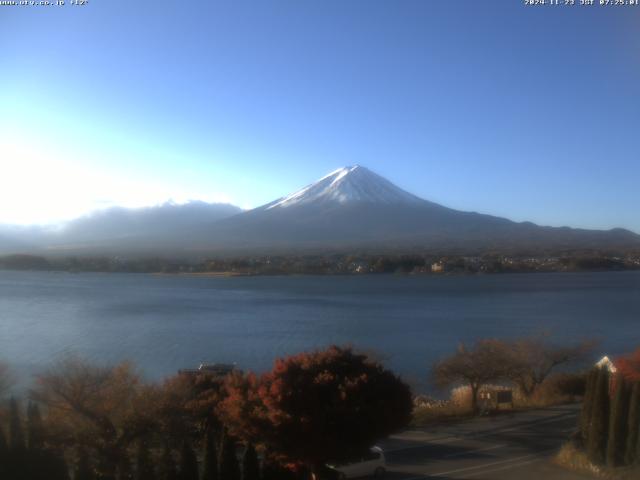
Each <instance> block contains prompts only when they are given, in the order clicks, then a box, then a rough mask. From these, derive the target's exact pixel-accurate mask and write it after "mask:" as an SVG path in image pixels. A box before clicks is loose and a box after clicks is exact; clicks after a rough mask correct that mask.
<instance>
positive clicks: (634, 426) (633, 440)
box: [624, 382, 640, 465]
mask: <svg viewBox="0 0 640 480" xmlns="http://www.w3.org/2000/svg"><path fill="white" fill-rule="evenodd" d="M639 430H640V382H636V383H634V385H633V388H632V390H631V398H630V399H629V417H628V421H627V445H626V448H625V454H624V463H625V464H627V465H631V464H633V463H635V462H636V460H637V459H638V457H637V454H638V447H639V445H640V443H639V442H640V440H639V439H638V437H639Z"/></svg>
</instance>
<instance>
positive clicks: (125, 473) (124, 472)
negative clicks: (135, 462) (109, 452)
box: [100, 451, 134, 480]
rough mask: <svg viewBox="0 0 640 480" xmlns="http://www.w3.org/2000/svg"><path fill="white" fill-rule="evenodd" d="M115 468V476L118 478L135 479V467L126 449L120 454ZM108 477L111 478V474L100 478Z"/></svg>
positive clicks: (124, 479) (121, 479)
mask: <svg viewBox="0 0 640 480" xmlns="http://www.w3.org/2000/svg"><path fill="white" fill-rule="evenodd" d="M115 470H116V472H115V478H116V479H117V480H133V478H134V477H133V467H132V465H131V459H130V458H129V455H128V454H127V452H126V451H124V452H122V453H121V454H120V459H119V460H118V461H117V464H116V468H115ZM108 478H111V477H109V474H107V475H104V476H103V477H100V480H103V479H108Z"/></svg>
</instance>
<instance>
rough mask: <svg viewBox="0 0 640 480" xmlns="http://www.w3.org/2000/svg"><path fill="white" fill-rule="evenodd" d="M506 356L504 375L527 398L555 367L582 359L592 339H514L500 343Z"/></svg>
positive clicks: (590, 346)
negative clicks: (566, 342) (569, 341)
mask: <svg viewBox="0 0 640 480" xmlns="http://www.w3.org/2000/svg"><path fill="white" fill-rule="evenodd" d="M500 343H501V345H499V347H500V348H503V349H504V353H503V354H501V356H502V357H503V358H505V359H506V364H505V366H506V368H507V375H506V376H507V378H508V379H509V380H511V381H512V382H513V383H514V384H515V385H516V386H517V387H518V388H519V389H520V392H521V393H522V394H523V395H524V396H526V397H530V396H531V395H533V393H534V392H535V391H536V389H537V388H538V387H539V386H540V385H541V384H542V382H544V381H545V379H546V378H547V377H548V376H549V375H550V374H551V373H552V372H553V370H554V369H557V367H559V366H561V365H567V364H570V363H576V362H579V361H580V360H583V359H585V358H586V357H587V356H588V354H589V353H590V352H591V351H592V350H593V348H594V346H595V342H593V341H583V342H580V343H575V344H571V345H556V344H554V343H552V342H551V339H550V337H549V336H548V335H538V336H535V337H530V338H524V339H520V340H516V341H513V342H500Z"/></svg>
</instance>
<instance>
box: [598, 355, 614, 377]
mask: <svg viewBox="0 0 640 480" xmlns="http://www.w3.org/2000/svg"><path fill="white" fill-rule="evenodd" d="M596 367H598V368H606V369H607V370H608V371H609V373H616V372H617V371H618V369H617V368H616V366H615V364H614V363H613V362H612V361H611V359H610V358H609V357H607V356H606V355H605V356H604V357H602V358H601V359H600V360H598V361H597V362H596Z"/></svg>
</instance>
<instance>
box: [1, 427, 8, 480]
mask: <svg viewBox="0 0 640 480" xmlns="http://www.w3.org/2000/svg"><path fill="white" fill-rule="evenodd" d="M8 460H9V446H8V445H7V440H6V438H5V436H4V431H3V430H2V426H0V478H7V476H8V474H9V473H8V472H7V461H8Z"/></svg>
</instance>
